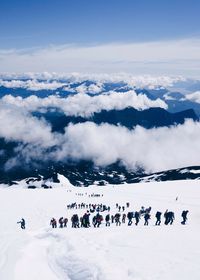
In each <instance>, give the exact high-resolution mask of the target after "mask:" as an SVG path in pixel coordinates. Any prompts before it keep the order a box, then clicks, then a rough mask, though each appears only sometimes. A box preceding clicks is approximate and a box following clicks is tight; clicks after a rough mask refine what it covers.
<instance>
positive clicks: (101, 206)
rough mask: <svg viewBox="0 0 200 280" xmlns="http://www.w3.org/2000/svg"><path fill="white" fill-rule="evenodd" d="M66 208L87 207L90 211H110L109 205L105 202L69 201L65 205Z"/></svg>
mask: <svg viewBox="0 0 200 280" xmlns="http://www.w3.org/2000/svg"><path fill="white" fill-rule="evenodd" d="M67 209H68V210H69V209H89V211H90V212H91V213H94V212H95V211H97V212H103V211H110V206H107V205H105V204H102V203H101V204H91V203H89V204H86V203H83V202H82V203H76V202H74V203H71V204H68V205H67Z"/></svg>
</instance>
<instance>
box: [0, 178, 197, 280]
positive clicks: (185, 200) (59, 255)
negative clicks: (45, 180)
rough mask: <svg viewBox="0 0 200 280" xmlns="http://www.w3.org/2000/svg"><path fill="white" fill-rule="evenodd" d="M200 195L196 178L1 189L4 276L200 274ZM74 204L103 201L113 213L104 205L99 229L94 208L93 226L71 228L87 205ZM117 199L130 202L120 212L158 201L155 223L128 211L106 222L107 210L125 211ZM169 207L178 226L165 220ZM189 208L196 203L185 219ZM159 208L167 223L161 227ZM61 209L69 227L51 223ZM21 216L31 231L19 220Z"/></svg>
mask: <svg viewBox="0 0 200 280" xmlns="http://www.w3.org/2000/svg"><path fill="white" fill-rule="evenodd" d="M60 179H61V178H60ZM199 201H200V181H192V180H187V181H176V182H175V181H174V182H156V183H155V182H153V183H148V184H147V183H140V184H133V185H130V184H129V185H122V186H119V185H118V186H115V185H111V186H110V187H98V188H97V187H96V186H93V187H92V186H91V187H89V188H87V189H86V188H74V187H71V186H70V185H69V184H68V182H65V181H64V180H63V187H62V188H59V189H58V188H54V189H50V190H44V189H34V190H32V189H29V190H27V189H24V188H21V187H20V188H19V187H17V188H16V187H14V186H13V187H11V188H0V209H1V211H0V220H1V223H0V250H1V257H0V279H1V280H22V279H29V280H37V279H48V280H58V279H77V280H79V279H80V280H82V279H84V280H89V279H99V280H113V279H116V280H121V279H124V280H132V279H133V280H135V279H145V280H155V279H162V280H169V279H172V280H175V279H182V280H188V279H192V280H199V278H200V270H199V258H200V245H199V216H200V204H199ZM127 202H129V204H130V205H129V207H128V208H127V207H126V203H127ZM72 203H77V205H78V204H81V203H85V204H87V205H89V204H97V205H98V204H101V203H102V204H103V205H106V206H110V212H108V211H107V210H106V211H103V212H100V214H101V215H102V216H103V218H104V220H103V222H102V224H101V225H100V227H99V228H94V227H93V225H92V218H93V216H94V215H96V213H97V212H95V213H91V214H90V218H89V219H90V223H91V227H89V228H72V227H71V217H72V215H73V214H75V213H76V214H78V215H79V217H81V216H83V215H84V213H85V212H86V211H87V209H83V208H82V209H76V208H75V209H69V208H67V205H69V204H72ZM116 203H118V204H119V205H120V206H125V210H124V212H123V211H122V210H121V211H120V212H119V213H120V214H121V217H122V215H123V214H124V213H125V214H127V213H128V212H129V211H130V212H132V211H134V212H135V211H139V210H140V209H141V206H144V208H148V207H149V206H151V212H150V214H151V219H150V220H149V226H144V217H143V216H141V218H140V220H139V224H138V226H136V225H135V219H133V224H132V225H131V226H128V225H127V223H128V221H127V218H126V220H125V223H122V224H121V226H116V224H115V223H111V226H110V227H106V226H105V216H106V215H107V214H108V213H110V215H115V214H116V213H118V208H116ZM77 208H78V207H77ZM88 209H89V208H88ZM166 209H168V210H169V211H173V212H174V214H175V220H174V223H173V225H165V224H164V212H165V211H166ZM183 210H189V213H188V220H187V222H186V225H182V224H181V221H182V217H181V213H182V211H183ZM157 211H160V212H162V215H161V225H160V226H155V221H156V218H155V214H156V212H157ZM62 216H63V217H67V218H68V225H67V228H59V227H58V228H55V229H52V228H51V226H50V220H51V219H52V217H54V218H55V219H56V220H57V221H58V219H59V218H60V217H62ZM22 217H23V218H24V219H25V221H26V229H25V230H22V229H21V228H20V224H17V222H18V221H20V220H21V218H22ZM120 220H121V218H120Z"/></svg>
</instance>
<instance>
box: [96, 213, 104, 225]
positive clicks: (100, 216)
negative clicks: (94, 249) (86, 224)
mask: <svg viewBox="0 0 200 280" xmlns="http://www.w3.org/2000/svg"><path fill="white" fill-rule="evenodd" d="M102 221H103V216H102V215H100V214H99V213H98V214H97V215H96V225H95V227H96V226H97V227H99V226H100V225H101V222H102Z"/></svg>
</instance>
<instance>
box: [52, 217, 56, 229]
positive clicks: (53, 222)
mask: <svg viewBox="0 0 200 280" xmlns="http://www.w3.org/2000/svg"><path fill="white" fill-rule="evenodd" d="M50 225H51V226H52V228H57V222H56V219H54V218H52V219H51V221H50Z"/></svg>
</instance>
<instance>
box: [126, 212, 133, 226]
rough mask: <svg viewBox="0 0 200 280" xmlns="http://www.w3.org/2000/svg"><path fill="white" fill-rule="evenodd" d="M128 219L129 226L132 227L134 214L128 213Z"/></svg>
mask: <svg viewBox="0 0 200 280" xmlns="http://www.w3.org/2000/svg"><path fill="white" fill-rule="evenodd" d="M127 218H128V226H131V225H132V219H133V212H128V214H127Z"/></svg>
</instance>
